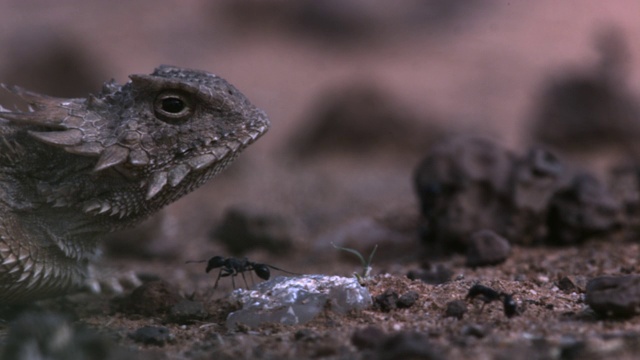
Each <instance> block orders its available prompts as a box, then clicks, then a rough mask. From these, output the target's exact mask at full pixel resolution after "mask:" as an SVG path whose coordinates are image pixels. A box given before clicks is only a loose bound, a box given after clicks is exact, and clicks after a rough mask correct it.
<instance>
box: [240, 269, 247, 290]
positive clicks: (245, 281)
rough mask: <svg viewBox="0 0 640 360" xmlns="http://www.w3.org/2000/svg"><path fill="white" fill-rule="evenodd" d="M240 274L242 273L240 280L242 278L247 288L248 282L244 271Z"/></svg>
mask: <svg viewBox="0 0 640 360" xmlns="http://www.w3.org/2000/svg"><path fill="white" fill-rule="evenodd" d="M240 275H242V280H244V287H245V288H247V289H249V284H247V278H246V277H245V276H244V272H241V273H240Z"/></svg>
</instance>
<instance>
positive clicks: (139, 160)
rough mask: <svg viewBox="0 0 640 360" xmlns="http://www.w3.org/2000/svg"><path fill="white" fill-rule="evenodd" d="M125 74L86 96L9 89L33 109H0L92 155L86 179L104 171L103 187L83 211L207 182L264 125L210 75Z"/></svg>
mask: <svg viewBox="0 0 640 360" xmlns="http://www.w3.org/2000/svg"><path fill="white" fill-rule="evenodd" d="M130 79H131V80H130V81H129V82H128V83H126V84H124V85H122V86H121V85H118V84H117V83H115V82H114V81H111V82H110V83H106V84H105V85H104V87H103V89H102V92H101V93H99V94H97V95H91V96H90V97H89V98H87V99H59V98H52V97H48V96H43V95H39V94H35V93H31V92H28V91H26V90H23V89H20V88H16V87H11V88H8V89H9V90H10V91H13V92H14V93H16V94H18V95H20V96H21V97H22V98H24V99H25V100H26V101H27V102H28V103H29V104H30V105H31V109H30V110H31V111H25V112H9V111H7V110H3V111H2V112H0V117H2V118H4V119H6V120H9V121H11V122H13V123H16V124H19V125H24V126H26V129H27V131H28V134H29V136H30V137H32V138H34V139H36V140H38V141H39V142H41V143H45V144H47V145H50V146H53V147H56V148H61V149H63V150H64V151H65V152H66V153H70V154H73V155H76V156H81V157H85V158H92V159H94V160H92V161H93V162H92V163H91V164H92V168H91V169H88V170H87V175H86V176H85V177H84V178H85V179H86V178H87V177H88V176H91V177H92V178H93V179H95V181H96V182H99V181H101V175H102V174H109V176H107V177H106V178H108V179H107V181H108V182H109V184H108V186H107V185H103V186H102V187H101V188H103V189H107V190H108V191H103V193H104V195H99V196H93V195H92V194H89V196H86V197H85V199H84V200H83V201H82V204H81V207H82V209H83V211H84V212H85V213H95V214H98V213H100V214H102V213H106V214H110V215H119V216H120V217H123V216H127V215H129V213H131V212H137V211H140V210H139V208H141V207H142V208H144V207H150V208H151V209H146V210H142V211H145V212H151V211H153V210H157V208H159V207H160V206H162V205H164V204H167V203H169V202H171V201H173V200H175V199H177V198H179V197H180V196H182V195H184V194H186V193H187V192H189V191H191V190H193V189H195V188H196V187H198V186H199V185H201V184H203V183H204V182H206V181H207V180H208V179H209V178H211V177H212V176H214V175H215V174H216V173H218V172H219V171H221V170H222V169H223V168H224V167H225V166H226V165H227V164H229V163H230V162H231V161H232V160H233V159H234V158H235V157H236V155H237V154H238V153H239V152H240V151H241V150H242V149H244V148H245V147H246V146H248V145H249V144H251V143H252V142H254V141H255V140H256V139H258V137H260V136H261V135H262V134H264V133H265V132H266V131H267V129H268V128H269V120H268V118H267V116H266V115H265V113H264V112H262V111H261V110H259V109H257V108H256V107H255V106H253V105H252V104H251V103H250V102H249V101H248V100H247V98H246V97H245V96H244V95H242V93H240V92H239V91H238V90H237V89H236V88H235V87H234V86H233V85H231V84H229V83H228V82H227V81H225V80H224V79H222V78H220V77H218V76H216V75H213V74H210V73H206V72H203V71H197V70H187V69H182V68H178V67H172V66H161V67H159V68H157V69H156V70H155V71H154V72H153V73H152V74H150V75H131V76H130ZM114 173H117V174H115V176H114ZM103 177H104V176H103ZM96 186H97V187H99V185H96ZM132 189H135V190H132ZM131 192H135V194H133V195H132V194H131ZM94 195H95V194H94ZM76 196H77V194H76ZM131 196H135V197H136V199H131ZM53 198H54V200H58V201H59V199H55V198H56V196H53ZM139 203H142V204H145V205H140V204H139ZM128 204H133V205H128Z"/></svg>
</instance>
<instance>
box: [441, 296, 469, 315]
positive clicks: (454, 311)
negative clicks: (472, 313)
mask: <svg viewBox="0 0 640 360" xmlns="http://www.w3.org/2000/svg"><path fill="white" fill-rule="evenodd" d="M466 312H467V303H466V302H465V301H463V300H453V301H449V302H448V303H447V309H446V310H445V313H444V316H445V317H454V318H457V319H458V320H459V319H462V317H463V316H464V314H465V313H466Z"/></svg>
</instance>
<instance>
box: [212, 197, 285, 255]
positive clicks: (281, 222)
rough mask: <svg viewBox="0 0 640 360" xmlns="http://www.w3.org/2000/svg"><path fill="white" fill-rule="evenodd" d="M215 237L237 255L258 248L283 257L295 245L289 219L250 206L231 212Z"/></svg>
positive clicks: (237, 207)
mask: <svg viewBox="0 0 640 360" xmlns="http://www.w3.org/2000/svg"><path fill="white" fill-rule="evenodd" d="M212 237H213V238H215V239H217V240H220V241H221V242H222V243H223V244H224V245H225V246H226V247H227V249H228V250H229V251H230V252H231V253H232V254H234V255H239V254H243V253H245V252H247V251H249V250H255V249H265V250H267V251H269V252H271V253H274V254H284V253H286V252H288V251H289V250H291V248H292V244H293V239H292V236H291V226H290V224H289V223H288V222H287V221H286V219H284V218H283V217H281V216H278V215H275V214H271V213H265V212H262V211H259V210H256V209H254V208H252V207H250V206H236V207H233V208H230V209H228V210H227V212H226V213H225V215H224V218H223V219H222V222H221V224H220V225H218V226H217V227H216V228H215V229H214V230H213V232H212Z"/></svg>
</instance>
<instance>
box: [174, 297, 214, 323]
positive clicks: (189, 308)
mask: <svg viewBox="0 0 640 360" xmlns="http://www.w3.org/2000/svg"><path fill="white" fill-rule="evenodd" d="M208 316H209V313H208V312H207V311H206V310H205V308H204V305H203V304H202V303H201V302H199V301H191V300H186V299H183V300H180V302H179V303H177V304H175V305H174V306H172V307H171V310H169V320H170V321H172V322H175V323H178V324H192V323H193V322H195V321H198V320H203V319H205V318H207V317H208Z"/></svg>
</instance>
